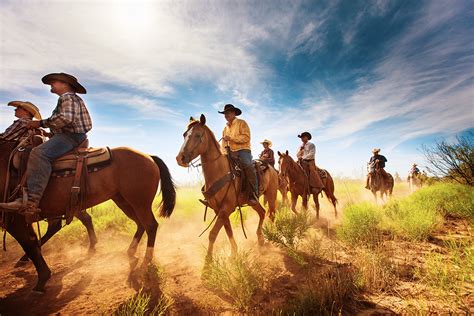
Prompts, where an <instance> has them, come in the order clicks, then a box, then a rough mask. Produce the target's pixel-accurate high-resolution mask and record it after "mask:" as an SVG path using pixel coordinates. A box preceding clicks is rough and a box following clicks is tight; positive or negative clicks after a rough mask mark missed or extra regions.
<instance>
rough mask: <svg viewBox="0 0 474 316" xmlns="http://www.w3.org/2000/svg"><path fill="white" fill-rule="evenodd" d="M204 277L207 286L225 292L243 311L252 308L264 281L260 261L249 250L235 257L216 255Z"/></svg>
mask: <svg viewBox="0 0 474 316" xmlns="http://www.w3.org/2000/svg"><path fill="white" fill-rule="evenodd" d="M202 278H203V282H204V284H205V285H206V286H207V287H209V288H211V289H212V290H215V291H217V292H218V293H220V294H223V295H224V296H225V297H226V298H227V299H228V300H229V302H230V303H232V305H234V306H235V307H236V308H237V309H238V310H239V311H241V312H249V311H250V310H251V308H252V307H253V303H254V302H253V297H254V294H255V293H256V291H257V289H259V288H262V287H263V282H264V279H263V277H262V274H261V268H260V266H259V263H258V262H257V260H256V259H255V257H254V256H252V255H250V253H248V252H239V253H237V254H236V255H235V256H233V257H229V256H228V255H227V254H225V253H218V254H216V255H214V258H213V260H212V261H210V262H209V263H208V264H207V266H206V267H205V269H204V271H203V274H202Z"/></svg>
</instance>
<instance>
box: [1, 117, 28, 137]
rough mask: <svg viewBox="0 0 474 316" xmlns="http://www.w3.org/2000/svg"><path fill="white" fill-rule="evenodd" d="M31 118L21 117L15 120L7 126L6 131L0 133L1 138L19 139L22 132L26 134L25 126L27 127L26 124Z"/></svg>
mask: <svg viewBox="0 0 474 316" xmlns="http://www.w3.org/2000/svg"><path fill="white" fill-rule="evenodd" d="M30 121H31V119H29V118H20V119H18V120H15V121H13V124H12V125H10V126H9V127H7V129H6V130H5V132H3V133H1V134H0V138H3V139H8V140H17V139H18V138H19V137H20V136H21V134H24V133H25V131H26V130H24V129H23V128H24V127H26V124H28V122H30Z"/></svg>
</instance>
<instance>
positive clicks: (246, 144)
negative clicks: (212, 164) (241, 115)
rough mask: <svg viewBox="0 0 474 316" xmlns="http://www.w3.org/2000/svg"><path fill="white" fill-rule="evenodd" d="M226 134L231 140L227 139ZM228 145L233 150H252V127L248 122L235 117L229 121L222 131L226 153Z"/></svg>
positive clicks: (222, 144) (222, 143)
mask: <svg viewBox="0 0 474 316" xmlns="http://www.w3.org/2000/svg"><path fill="white" fill-rule="evenodd" d="M225 136H229V137H230V140H229V141H225V140H224V137H225ZM226 146H229V147H230V150H231V151H239V150H242V149H248V150H250V128H249V126H248V125H247V122H245V121H244V120H241V119H238V118H235V119H234V120H233V121H232V123H227V125H226V126H225V127H224V130H223V131H222V142H221V148H222V152H224V153H225V147H226Z"/></svg>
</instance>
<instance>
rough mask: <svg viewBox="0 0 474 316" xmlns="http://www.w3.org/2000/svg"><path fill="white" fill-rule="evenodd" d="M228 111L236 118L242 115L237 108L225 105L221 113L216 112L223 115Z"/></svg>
mask: <svg viewBox="0 0 474 316" xmlns="http://www.w3.org/2000/svg"><path fill="white" fill-rule="evenodd" d="M228 111H234V112H235V115H236V116H239V115H240V114H242V111H241V110H240V109H239V108H236V107H235V106H234V105H233V104H226V105H224V110H223V111H217V112H219V113H220V114H225V112H228Z"/></svg>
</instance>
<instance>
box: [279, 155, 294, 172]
mask: <svg viewBox="0 0 474 316" xmlns="http://www.w3.org/2000/svg"><path fill="white" fill-rule="evenodd" d="M278 156H279V157H280V158H278V165H279V166H280V168H279V170H280V171H279V174H280V175H282V176H286V175H287V173H288V169H289V168H290V166H291V162H292V161H293V159H292V158H291V157H290V155H289V154H288V150H287V151H286V152H284V153H281V152H278Z"/></svg>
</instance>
